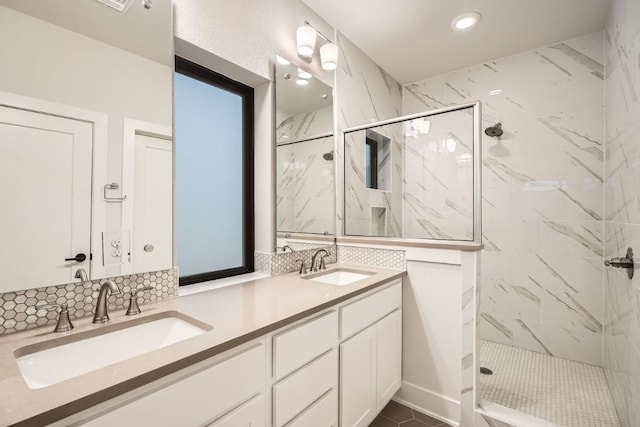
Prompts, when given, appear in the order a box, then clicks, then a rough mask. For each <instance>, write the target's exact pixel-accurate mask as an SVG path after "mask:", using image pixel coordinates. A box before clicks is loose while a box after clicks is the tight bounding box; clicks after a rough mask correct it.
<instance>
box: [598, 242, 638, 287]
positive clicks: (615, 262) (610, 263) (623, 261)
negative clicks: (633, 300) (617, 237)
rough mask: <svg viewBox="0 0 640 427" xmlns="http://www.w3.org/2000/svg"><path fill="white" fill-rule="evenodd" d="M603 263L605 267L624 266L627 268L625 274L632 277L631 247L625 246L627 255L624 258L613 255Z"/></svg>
mask: <svg viewBox="0 0 640 427" xmlns="http://www.w3.org/2000/svg"><path fill="white" fill-rule="evenodd" d="M604 265H606V266H607V267H614V268H624V269H626V270H627V276H629V279H633V270H634V262H633V249H631V248H627V255H626V256H625V257H624V258H619V257H614V258H611V259H606V260H604Z"/></svg>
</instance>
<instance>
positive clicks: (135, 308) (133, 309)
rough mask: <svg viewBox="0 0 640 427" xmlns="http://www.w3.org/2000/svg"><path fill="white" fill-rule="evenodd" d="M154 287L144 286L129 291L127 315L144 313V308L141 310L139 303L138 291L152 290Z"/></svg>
mask: <svg viewBox="0 0 640 427" xmlns="http://www.w3.org/2000/svg"><path fill="white" fill-rule="evenodd" d="M152 289H153V286H144V287H142V288H137V289H133V290H131V292H130V293H129V308H128V309H127V313H126V314H127V316H135V315H136V314H140V313H142V310H140V306H139V305H138V292H140V291H143V292H144V291H150V290H152Z"/></svg>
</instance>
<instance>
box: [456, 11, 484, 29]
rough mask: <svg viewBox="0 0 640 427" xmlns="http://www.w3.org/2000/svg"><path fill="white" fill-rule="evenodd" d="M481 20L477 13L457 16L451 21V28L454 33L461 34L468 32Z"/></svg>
mask: <svg viewBox="0 0 640 427" xmlns="http://www.w3.org/2000/svg"><path fill="white" fill-rule="evenodd" d="M481 19H482V15H480V14H479V13H478V12H468V13H463V14H462V15H458V16H456V17H455V18H453V21H451V28H452V29H453V30H454V31H458V32H463V31H469V30H470V29H472V28H473V27H475V26H476V25H477V24H478V22H480V20H481Z"/></svg>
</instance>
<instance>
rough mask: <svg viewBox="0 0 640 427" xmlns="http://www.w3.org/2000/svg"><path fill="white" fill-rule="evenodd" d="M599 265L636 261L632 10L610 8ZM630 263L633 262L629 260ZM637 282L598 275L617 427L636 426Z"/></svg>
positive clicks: (639, 116) (636, 52)
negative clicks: (625, 257) (629, 257)
mask: <svg viewBox="0 0 640 427" xmlns="http://www.w3.org/2000/svg"><path fill="white" fill-rule="evenodd" d="M605 58H606V62H605V97H606V100H605V106H606V107H605V122H606V144H605V154H606V156H605V168H604V172H605V173H604V181H605V209H606V211H605V212H604V218H605V222H604V257H605V258H607V259H608V258H612V257H618V256H622V255H624V254H625V253H626V250H627V248H628V247H632V248H633V250H634V251H635V252H636V254H640V184H639V183H640V180H639V179H638V178H639V177H640V143H639V141H640V100H639V99H638V98H639V97H638V94H639V93H640V4H638V2H637V1H635V0H612V1H611V6H610V11H609V18H608V22H607V25H606V29H605ZM636 256H638V255H636ZM639 276H640V275H638V274H636V275H634V277H633V279H629V278H628V276H627V275H626V274H625V272H624V271H621V270H617V269H612V268H607V269H605V275H604V286H605V289H604V306H605V314H604V321H603V322H602V323H603V329H604V356H603V358H604V361H603V364H604V371H605V375H606V378H607V383H608V385H609V389H610V390H611V395H612V396H613V402H614V404H615V408H616V411H617V413H618V416H619V417H620V421H621V425H622V426H623V427H634V426H637V425H640V405H638V402H640V277H639Z"/></svg>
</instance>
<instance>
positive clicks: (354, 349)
mask: <svg viewBox="0 0 640 427" xmlns="http://www.w3.org/2000/svg"><path fill="white" fill-rule="evenodd" d="M377 331H378V330H377V326H376V325H373V326H370V327H369V328H367V329H365V330H364V331H362V332H360V333H359V334H357V335H355V336H353V337H351V338H350V339H349V340H347V341H345V342H343V343H342V344H340V392H341V393H340V425H341V426H342V427H366V426H368V425H369V424H370V423H371V422H372V421H373V419H374V418H375V417H376V414H377V412H376V400H377V399H376V341H377Z"/></svg>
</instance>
